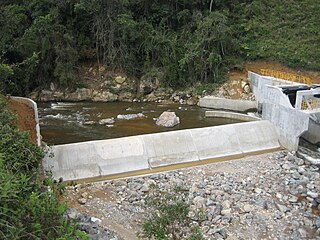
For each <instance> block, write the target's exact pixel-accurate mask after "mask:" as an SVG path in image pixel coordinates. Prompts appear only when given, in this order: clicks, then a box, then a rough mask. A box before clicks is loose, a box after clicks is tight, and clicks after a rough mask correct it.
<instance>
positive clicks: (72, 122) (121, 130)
mask: <svg viewBox="0 0 320 240" xmlns="http://www.w3.org/2000/svg"><path fill="white" fill-rule="evenodd" d="M38 110H39V120H40V129H41V135H42V138H43V139H42V140H43V141H45V142H47V143H48V144H65V143H75V142H82V141H89V140H99V139H110V138H118V137H126V136H133V135H139V134H147V133H157V132H164V131H172V130H180V129H189V128H200V127H208V126H217V125H223V124H231V123H236V122H239V121H238V120H232V119H225V118H205V117H204V113H205V110H206V109H203V108H200V107H198V106H188V105H178V104H156V103H125V102H114V103H96V102H77V103H75V102H57V103H55V102H52V103H38ZM167 110H171V111H174V112H176V114H177V116H178V117H180V124H179V125H177V126H175V127H173V128H165V127H160V126H157V125H156V124H155V120H154V118H157V117H159V116H160V114H161V113H162V112H163V111H167ZM137 113H143V114H144V116H145V117H143V118H136V119H131V120H120V119H119V120H118V119H117V115H119V114H137ZM106 118H115V123H114V124H112V125H109V126H106V125H100V124H99V120H101V119H106ZM86 123H91V124H92V125H87V124H86ZM93 123H94V124H93Z"/></svg>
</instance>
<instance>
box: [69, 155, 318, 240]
mask: <svg viewBox="0 0 320 240" xmlns="http://www.w3.org/2000/svg"><path fill="white" fill-rule="evenodd" d="M155 186H156V187H155ZM177 187H179V188H180V189H183V190H184V191H185V192H186V203H187V204H188V206H189V213H188V218H190V220H191V221H192V224H193V225H196V226H199V228H200V229H201V231H202V234H203V236H204V239H230V240H231V239H296V240H298V239H320V237H319V236H320V216H319V212H320V205H319V203H320V196H319V194H320V173H319V167H318V166H316V165H313V164H311V163H309V162H308V161H307V160H303V159H301V158H298V157H296V156H295V155H293V154H292V153H290V152H287V151H281V152H276V153H267V154H262V155H257V156H249V157H245V158H242V159H238V160H233V161H228V162H221V163H215V164H210V165H206V166H200V167H194V168H188V169H182V170H175V171H171V172H166V173H159V174H153V175H149V176H141V177H135V178H128V179H119V180H111V181H106V182H99V183H90V184H82V185H76V186H70V187H68V189H67V195H68V196H67V201H68V204H69V206H70V208H71V209H70V212H69V216H70V217H72V218H76V219H78V220H79V221H80V225H81V227H82V229H83V230H84V231H86V232H87V233H89V234H90V236H91V237H92V239H137V238H138V237H137V236H139V237H140V238H142V239H143V236H142V235H141V225H142V223H143V222H144V221H145V220H146V219H147V218H148V217H150V214H152V213H153V212H154V211H155V210H154V209H153V208H152V207H150V206H149V205H147V204H146V203H145V202H146V201H145V200H146V198H147V197H148V196H154V191H158V193H157V194H159V193H173V192H174V189H176V188H177ZM199 213H201V214H199ZM92 217H93V218H92ZM96 218H97V219H96Z"/></svg>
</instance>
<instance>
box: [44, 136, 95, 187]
mask: <svg viewBox="0 0 320 240" xmlns="http://www.w3.org/2000/svg"><path fill="white" fill-rule="evenodd" d="M52 153H53V158H51V157H49V156H48V155H47V156H46V157H45V158H44V166H45V169H47V170H51V171H52V173H53V177H54V178H55V179H59V178H63V179H64V180H66V181H68V180H74V179H82V178H90V177H96V176H99V175H100V170H99V166H98V164H97V161H96V155H95V153H94V149H93V144H92V142H84V143H76V144H66V145H60V146H54V147H53V148H52Z"/></svg>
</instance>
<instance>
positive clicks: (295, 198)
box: [289, 196, 298, 203]
mask: <svg viewBox="0 0 320 240" xmlns="http://www.w3.org/2000/svg"><path fill="white" fill-rule="evenodd" d="M289 202H291V203H296V202H298V198H297V197H296V196H291V197H289Z"/></svg>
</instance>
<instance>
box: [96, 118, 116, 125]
mask: <svg viewBox="0 0 320 240" xmlns="http://www.w3.org/2000/svg"><path fill="white" fill-rule="evenodd" d="M114 122H115V121H114V118H106V119H101V120H100V121H99V124H100V125H106V124H113V123H114Z"/></svg>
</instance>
